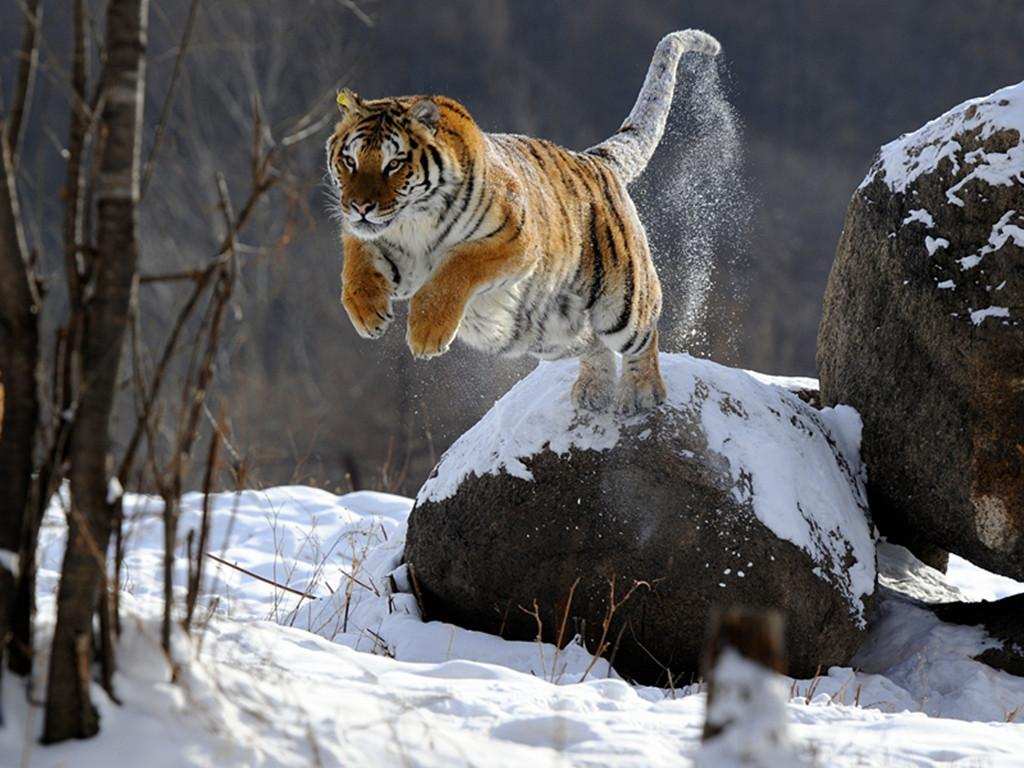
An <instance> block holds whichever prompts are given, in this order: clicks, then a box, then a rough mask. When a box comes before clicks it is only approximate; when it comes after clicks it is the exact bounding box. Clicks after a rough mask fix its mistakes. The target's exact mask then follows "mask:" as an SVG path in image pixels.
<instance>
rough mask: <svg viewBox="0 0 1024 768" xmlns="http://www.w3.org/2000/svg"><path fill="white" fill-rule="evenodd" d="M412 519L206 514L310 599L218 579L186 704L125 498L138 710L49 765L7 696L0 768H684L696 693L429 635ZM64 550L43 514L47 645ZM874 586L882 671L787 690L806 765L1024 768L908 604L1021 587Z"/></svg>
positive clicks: (971, 675) (132, 702)
mask: <svg viewBox="0 0 1024 768" xmlns="http://www.w3.org/2000/svg"><path fill="white" fill-rule="evenodd" d="M200 503H201V500H200V498H199V497H198V496H195V495H192V496H189V497H186V499H185V512H184V516H183V518H184V519H183V530H187V528H188V527H190V526H194V525H196V523H197V521H198V515H199V505H200ZM410 506H411V501H410V500H407V499H402V498H398V497H394V496H386V495H383V494H374V493H357V494H349V495H347V496H342V497H335V496H332V495H330V494H327V493H324V492H322V491H318V490H315V489H309V488H295V487H293V488H277V489H271V490H268V491H261V492H255V491H249V492H246V493H244V494H241V495H240V496H237V497H236V496H234V495H231V494H223V495H219V496H217V497H215V498H214V503H213V509H214V511H215V516H214V523H215V525H214V529H215V532H214V536H213V541H214V544H215V552H216V553H217V554H218V555H219V556H222V557H224V558H225V559H226V560H228V561H229V562H234V563H237V564H238V565H240V566H243V567H245V568H247V569H249V570H251V571H253V572H255V573H258V574H260V575H262V576H266V577H269V578H273V579H276V580H278V581H280V582H287V583H288V584H289V585H290V586H292V587H296V588H299V589H300V590H309V591H310V592H312V593H314V594H315V595H317V596H319V599H318V600H315V601H310V600H307V599H303V598H300V597H299V596H297V595H293V594H290V593H285V592H282V591H281V590H277V589H274V588H273V587H270V586H268V585H266V584H263V583H261V582H259V581H257V580H255V579H253V578H251V577H248V576H245V575H244V574H242V573H240V572H238V571H235V570H232V569H230V568H226V567H224V566H218V565H213V564H212V563H211V566H212V567H211V569H210V572H209V573H210V575H211V579H210V581H209V582H208V585H207V594H206V596H205V604H206V605H207V606H210V605H211V598H213V597H214V596H216V598H217V603H216V611H215V612H214V617H213V618H212V620H211V621H210V622H209V624H208V626H207V628H206V631H205V632H204V633H203V634H202V636H201V645H199V643H198V642H197V644H196V645H189V644H187V643H186V642H184V641H183V640H180V639H179V643H178V647H177V649H176V660H177V663H178V664H179V677H180V680H181V684H180V685H171V684H169V683H168V682H167V669H166V665H165V664H164V662H163V659H162V657H161V654H160V653H159V651H158V647H159V646H158V640H157V638H158V629H157V626H158V625H157V623H156V621H155V617H156V616H157V614H158V611H159V608H160V603H159V598H158V594H159V577H158V575H157V574H158V569H157V568H156V560H157V558H158V557H159V550H160V543H159V536H160V533H159V528H158V521H157V519H156V517H155V513H156V512H157V511H158V509H159V505H158V502H156V501H155V500H153V499H148V498H144V497H129V498H128V507H127V510H128V515H129V518H130V521H131V530H132V538H131V542H130V548H131V558H130V561H129V568H128V573H127V577H126V586H127V589H128V591H129V592H130V595H131V597H130V598H128V600H127V610H128V620H127V622H126V633H125V637H124V640H123V641H122V646H121V652H120V658H119V661H120V665H121V668H120V671H119V673H118V676H117V681H116V684H117V687H118V691H119V694H120V695H121V696H122V698H123V699H124V702H125V705H124V706H123V707H116V706H114V705H112V704H110V703H109V702H107V701H105V700H104V699H103V696H102V693H101V692H100V691H99V690H98V689H97V690H96V692H95V697H96V699H97V700H98V701H100V704H101V708H102V712H103V717H104V719H103V723H102V726H103V731H102V733H101V735H100V736H99V737H98V738H96V739H94V740H91V741H88V742H77V743H73V744H65V745H60V746H57V747H48V748H42V747H39V746H38V745H35V744H34V743H33V740H32V739H31V738H29V736H30V735H31V734H38V732H39V729H40V727H41V721H42V715H41V712H40V711H39V710H37V709H35V708H30V707H29V706H28V705H27V704H26V700H25V697H24V695H23V694H22V692H21V691H20V690H18V687H17V686H16V684H14V683H13V682H12V680H11V678H10V676H6V677H5V679H4V688H3V691H2V695H3V704H4V710H5V712H6V713H7V716H8V725H7V727H5V728H3V729H0V766H3V767H4V768H7V766H14V765H31V766H54V765H66V766H75V768H92V766H96V768H100V767H102V768H111V766H133V767H134V766H146V768H164V767H165V766H167V767H170V766H218V767H219V766H308V765H318V764H319V765H328V766H371V765H372V766H391V765H412V766H452V765H474V766H492V765H494V766H505V765H507V766H522V765H531V766H548V765H552V766H554V765H558V766H567V765H582V766H678V765H686V764H688V762H689V760H688V758H689V757H690V756H691V755H693V754H694V752H695V750H696V748H697V746H698V739H699V733H700V727H701V724H702V722H703V709H704V696H703V694H701V693H700V692H699V691H698V690H690V689H682V690H676V691H667V690H660V689H652V688H636V687H632V686H630V685H628V684H626V683H625V682H623V681H621V680H619V679H616V677H615V676H614V674H613V673H610V672H609V670H608V668H607V666H605V665H603V664H599V665H597V666H595V667H594V668H593V669H591V670H590V671H589V672H586V666H587V664H588V663H589V657H588V655H587V654H586V652H585V651H584V650H583V649H581V648H579V647H576V646H571V647H570V648H569V649H568V650H567V651H561V652H556V651H555V649H554V648H552V647H550V646H543V647H541V646H538V645H536V644H532V643H517V642H507V641H503V640H499V639H497V638H494V637H491V636H486V635H481V634H479V633H474V632H467V631H465V630H461V629H458V628H455V627H453V626H450V625H444V624H438V623H433V624H426V625H425V624H422V623H420V622H419V621H418V619H417V618H416V609H415V603H414V601H413V600H412V599H411V598H409V596H408V595H405V594H396V595H389V593H388V586H387V584H388V578H387V576H388V573H389V572H390V571H391V570H392V569H393V568H394V567H395V565H396V564H397V559H398V556H399V554H400V552H401V549H402V540H403V537H404V532H405V519H406V516H407V515H408V512H409V509H410ZM62 538H63V529H62V525H61V523H60V515H59V512H58V511H57V510H52V512H51V515H50V516H49V517H48V518H47V525H46V528H45V532H44V546H43V551H42V553H41V566H42V579H41V584H40V593H41V594H40V598H41V625H42V627H41V632H42V633H45V632H46V631H47V627H49V626H50V622H51V619H50V618H49V617H50V615H51V613H52V607H53V600H52V590H53V588H54V586H55V582H54V568H55V567H56V565H57V564H58V563H59V559H60V554H61V552H60V550H61V542H62ZM880 567H881V569H882V577H883V584H884V585H885V590H886V591H885V592H884V594H883V598H884V599H883V606H884V609H885V610H886V611H887V616H886V619H885V620H884V622H883V623H882V625H880V627H876V629H875V631H874V632H873V633H872V636H871V639H870V640H869V643H868V644H867V645H866V646H865V650H864V651H863V652H862V653H863V654H864V656H865V659H864V661H863V663H864V665H865V667H867V666H868V665H869V664H870V665H871V666H870V668H871V670H872V671H873V673H854V672H853V671H852V670H849V669H832V670H830V671H829V674H828V676H826V677H823V678H821V679H819V680H817V681H792V682H791V681H786V684H787V689H788V690H789V691H790V694H791V696H792V698H791V701H790V702H789V704H788V706H787V713H788V716H789V718H790V720H791V723H792V734H793V736H794V738H795V739H796V740H797V742H798V744H799V745H800V748H801V749H803V750H805V751H808V752H813V753H814V755H816V757H817V760H818V764H820V765H829V766H831V765H838V766H856V765H861V766H862V765H877V764H885V765H897V766H901V765H907V766H910V765H913V766H932V765H947V764H949V763H952V762H957V761H963V762H964V763H965V764H969V765H986V766H987V765H1015V764H1020V755H1022V754H1024V725H1016V724H1012V723H1006V722H1004V721H1005V720H1006V719H1007V717H1008V716H1010V714H1011V710H1012V708H1013V707H1014V706H1018V705H1019V704H1022V703H1024V680H1021V679H1020V678H1013V677H1011V676H1009V675H1005V674H1003V673H999V672H995V671H993V670H990V669H988V668H987V667H984V666H983V665H980V664H978V663H977V662H974V661H971V660H970V658H969V657H970V654H972V653H976V652H977V651H978V649H979V648H980V647H983V646H984V644H985V642H987V641H986V639H985V638H982V637H979V636H977V635H978V634H979V633H977V631H976V630H971V629H965V628H950V627H944V626H943V625H938V624H937V623H935V622H934V621H933V620H930V619H928V614H925V613H924V612H923V611H920V610H919V609H917V608H914V607H913V606H912V605H910V604H909V603H908V602H906V601H908V600H923V601H928V600H940V599H949V598H950V597H954V596H956V595H958V594H959V593H958V591H957V590H958V589H962V590H964V591H965V592H969V593H972V594H971V596H972V597H988V598H994V597H997V596H999V595H1000V594H1002V593H1003V592H1006V591H1019V590H1024V585H1020V584H1013V583H1012V582H1008V580H1002V579H1000V578H999V577H992V576H991V575H989V574H985V573H983V572H979V571H978V570H977V569H974V568H973V567H971V566H969V564H966V563H963V562H962V561H958V562H957V563H956V566H955V568H954V569H953V574H952V577H951V578H950V579H946V578H945V577H944V576H943V575H942V574H939V573H938V572H936V571H933V570H932V569H929V568H927V567H926V566H923V565H921V564H920V563H918V562H917V561H915V560H913V558H911V557H910V556H909V554H907V553H906V551H905V550H902V549H900V548H897V547H890V546H888V545H885V546H883V547H882V549H881V557H880ZM344 574H347V576H346V575H344ZM397 575H398V577H399V578H398V581H399V582H400V581H401V572H399V573H398V574H397ZM349 577H352V578H355V579H358V580H359V582H360V583H362V584H364V585H365V587H363V586H359V585H357V584H355V583H354V582H353V581H352V580H351V579H350V578H349ZM332 591H333V595H332ZM376 592H380V595H379V596H378V595H377V594H376ZM894 592H899V593H900V594H901V595H902V597H899V596H895V595H894V594H892V593H894ZM346 595H351V597H350V599H348V607H349V610H348V620H347V622H346V620H345V610H344V608H345V602H346ZM308 629H312V630H314V632H309V631H307V630H308ZM972 633H973V634H972ZM197 640H198V638H197ZM41 665H42V666H45V660H42V661H41ZM582 678H585V679H583V681H582V682H579V681H580V680H581V679H582ZM552 679H554V680H556V681H558V682H559V683H561V684H557V683H552V682H550V680H552ZM39 695H40V694H39V692H38V691H37V692H36V698H38V697H39ZM807 699H810V701H809V702H808V701H807ZM855 702H857V704H855ZM925 712H935V713H941V714H943V715H944V718H939V717H929V716H928V715H926V714H925ZM971 720H974V721H976V722H971Z"/></svg>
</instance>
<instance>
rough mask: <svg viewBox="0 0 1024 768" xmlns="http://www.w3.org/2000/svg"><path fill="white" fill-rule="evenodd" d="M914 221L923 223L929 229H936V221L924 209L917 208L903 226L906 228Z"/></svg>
mask: <svg viewBox="0 0 1024 768" xmlns="http://www.w3.org/2000/svg"><path fill="white" fill-rule="evenodd" d="M912 221H919V222H921V223H922V224H924V225H925V227H926V228H927V229H934V228H935V219H933V218H932V215H931V214H930V213H928V211H926V210H925V209H924V208H915V209H914V210H912V211H911V212H910V213H908V214H907V217H906V218H905V219H903V224H904V226H906V225H907V224H909V223H910V222H912Z"/></svg>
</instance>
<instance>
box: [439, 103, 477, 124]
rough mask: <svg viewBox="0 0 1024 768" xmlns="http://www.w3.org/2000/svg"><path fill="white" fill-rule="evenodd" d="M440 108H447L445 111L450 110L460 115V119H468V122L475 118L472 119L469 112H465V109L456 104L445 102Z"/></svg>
mask: <svg viewBox="0 0 1024 768" xmlns="http://www.w3.org/2000/svg"><path fill="white" fill-rule="evenodd" d="M439 106H441V107H443V108H445V109H450V110H451V111H452V112H454V113H455V114H456V115H459V116H460V117H464V118H466V119H467V120H472V119H473V118H472V117H471V116H470V114H469V112H467V111H466V110H464V109H463V108H462V107H460V106H459V105H458V104H455V103H453V102H450V101H445V102H442V103H441V104H440V105H439Z"/></svg>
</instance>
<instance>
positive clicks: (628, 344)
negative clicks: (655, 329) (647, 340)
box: [619, 328, 640, 354]
mask: <svg viewBox="0 0 1024 768" xmlns="http://www.w3.org/2000/svg"><path fill="white" fill-rule="evenodd" d="M638 333H640V329H639V328H638V329H637V330H635V331H633V335H632V336H630V337H629V339H628V340H627V341H626V343H625V344H623V345H622V346H621V347H619V352H621V353H622V354H626V353H627V352H628V351H629V349H630V348H631V347H632V346H633V342H634V341H636V335H637V334H638Z"/></svg>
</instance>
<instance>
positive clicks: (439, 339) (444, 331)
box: [405, 291, 459, 360]
mask: <svg viewBox="0 0 1024 768" xmlns="http://www.w3.org/2000/svg"><path fill="white" fill-rule="evenodd" d="M458 332H459V316H458V315H457V314H456V313H455V312H453V311H452V308H451V306H449V305H448V304H447V303H446V302H443V301H436V300H434V297H432V296H431V295H430V293H429V292H428V293H424V292H422V291H421V293H418V294H416V295H415V296H413V297H412V301H411V302H410V303H409V327H408V328H407V329H406V333H405V340H406V343H407V344H408V345H409V351H410V352H412V354H413V355H414V356H415V357H418V358H420V359H423V360H428V359H430V358H431V357H437V356H438V355H443V354H444V353H445V352H447V351H448V348H449V347H451V345H452V341H454V340H455V334H457V333H458Z"/></svg>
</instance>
